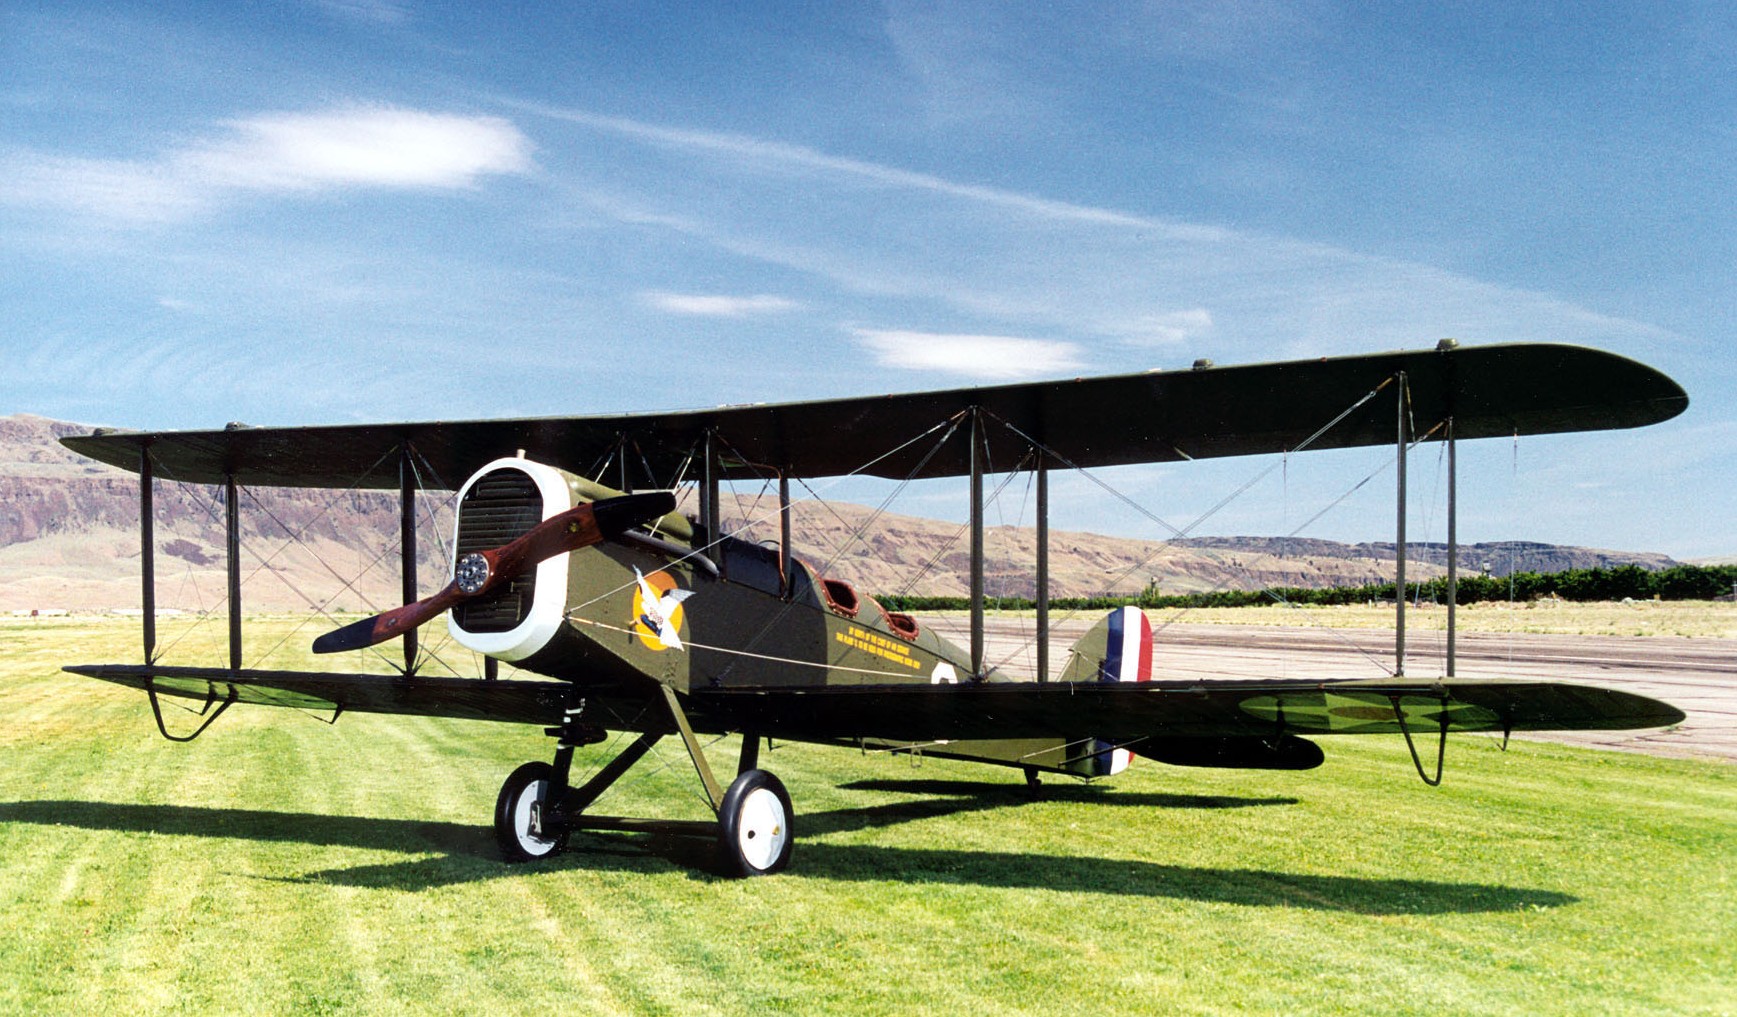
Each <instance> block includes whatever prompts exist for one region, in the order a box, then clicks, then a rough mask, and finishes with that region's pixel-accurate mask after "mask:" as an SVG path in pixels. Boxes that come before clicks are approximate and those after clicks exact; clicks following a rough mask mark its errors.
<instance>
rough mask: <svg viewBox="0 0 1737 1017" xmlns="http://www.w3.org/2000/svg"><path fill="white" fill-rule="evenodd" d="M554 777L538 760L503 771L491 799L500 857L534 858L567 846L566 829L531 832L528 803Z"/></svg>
mask: <svg viewBox="0 0 1737 1017" xmlns="http://www.w3.org/2000/svg"><path fill="white" fill-rule="evenodd" d="M554 779H555V768H554V767H553V766H550V765H549V764H548V763H542V762H533V763H526V764H525V765H523V766H521V767H519V768H518V769H517V770H514V771H513V772H512V773H510V774H508V775H507V779H506V782H505V783H503V784H502V785H501V793H500V795H499V796H498V797H497V798H496V799H495V843H496V844H499V845H500V849H501V860H502V861H507V862H515V863H516V862H534V861H538V860H540V859H543V858H547V857H549V856H550V855H552V854H554V853H555V852H557V851H559V850H561V849H562V848H564V847H566V846H567V833H568V831H566V830H559V831H556V832H555V833H554V834H553V836H547V835H545V836H538V835H536V834H534V833H532V832H531V805H532V804H533V803H535V802H539V801H541V800H542V799H543V797H544V795H546V794H547V793H548V789H549V785H550V784H551V783H552V782H553V781H554Z"/></svg>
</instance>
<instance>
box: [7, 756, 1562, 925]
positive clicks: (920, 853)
mask: <svg viewBox="0 0 1737 1017" xmlns="http://www.w3.org/2000/svg"><path fill="white" fill-rule="evenodd" d="M973 786H975V785H973ZM915 804H918V805H925V806H929V805H937V806H952V807H954V808H960V807H970V806H971V805H972V803H971V802H970V801H968V800H955V801H943V802H939V803H915ZM901 807H902V806H885V807H884V808H892V809H897V808H901ZM1208 807H1221V806H1208ZM864 811H869V810H855V809H852V810H844V812H843V813H842V815H844V816H847V817H851V818H852V819H854V818H855V817H856V816H857V815H858V814H859V813H862V812H864ZM828 815H829V814H827V813H820V814H817V815H816V816H814V817H810V818H809V820H807V821H804V819H803V818H802V817H798V820H797V822H798V827H797V829H798V832H799V834H800V835H807V834H812V833H815V832H824V831H823V830H822V827H823V826H824V823H825V821H826V820H825V817H826V816H828ZM905 818H908V817H906V816H897V815H895V816H892V817H891V818H890V820H889V821H892V822H898V821H903V819H905ZM817 821H818V824H817ZM0 822H14V823H38V824H43V825H51V826H52V825H59V826H75V827H80V828H85V829H96V830H121V831H137V832H147V831H148V832H153V833H168V834H182V835H186V836H194V837H211V838H234V839H238V840H254V841H284V842H293V843H299V844H316V845H331V846H337V847H355V848H366V849H373V850H385V851H402V852H408V853H423V852H429V853H433V854H434V856H433V857H428V858H417V859H411V860H406V861H403V862H391V863H386V864H381V865H361V866H354V867H350V868H342V869H327V870H324V871H320V872H311V873H308V874H306V875H304V876H301V877H298V878H296V879H293V880H290V881H291V882H298V883H325V884H334V885H341V886H356V887H364V888H369V889H392V890H403V891H411V892H414V891H420V890H427V889H432V888H434V887H440V886H452V885H457V884H463V883H473V882H481V881H484V880H490V879H500V878H503V877H514V876H522V877H530V876H538V875H549V874H553V873H560V872H563V871H569V870H572V871H585V872H609V871H617V872H647V871H667V870H669V869H680V870H685V871H687V872H689V873H690V874H691V876H692V878H694V879H698V880H715V879H721V878H723V877H720V876H717V875H715V874H714V871H713V870H714V868H715V861H714V858H715V856H714V854H713V847H712V844H711V842H710V841H707V840H704V839H695V838H680V837H661V836H645V835H625V834H611V835H587V834H575V835H574V837H573V841H572V846H571V847H570V848H569V850H568V851H567V852H566V853H563V854H560V855H557V856H556V857H554V858H551V859H547V860H545V861H543V862H540V863H536V864H533V865H529V866H511V865H506V864H504V863H502V862H500V861H498V860H497V859H496V856H495V848H494V843H493V840H494V838H493V834H492V833H491V831H490V830H489V829H488V828H487V827H478V826H463V825H460V824H456V823H432V822H421V821H417V820H401V819H373V818H365V817H355V816H322V815H314V814H307V813H293V812H260V811H255V810H250V809H211V808H199V807H192V806H182V805H127V804H111V803H107V802H73V801H29V802H9V803H0ZM835 822H836V821H835ZM773 878H777V879H832V880H841V881H851V882H886V883H914V884H940V885H964V886H984V887H1004V888H1009V889H1043V890H1052V891H1060V892H1064V893H1092V894H1112V895H1119V896H1133V897H1168V898H1172V899H1176V900H1192V901H1199V902H1202V903H1214V904H1237V905H1244V906H1251V907H1295V908H1306V909H1312V910H1321V911H1345V912H1354V913H1358V914H1369V915H1393V914H1464V913H1476V912H1487V911H1513V910H1520V909H1526V908H1550V907H1561V906H1564V905H1567V904H1572V903H1575V902H1576V900H1577V898H1575V897H1573V896H1571V895H1569V894H1565V893H1559V892H1556V891H1553V890H1535V889H1528V888H1525V887H1511V886H1500V885H1492V884H1487V883H1449V882H1437V881H1433V880H1418V879H1372V878H1364V877H1356V876H1320V875H1307V874H1299V873H1291V872H1277V871H1272V870H1263V869H1230V868H1206V867H1200V866H1186V865H1165V864H1161V863H1156V862H1146V861H1130V860H1125V859H1109V858H1089V857H1088V858H1079V857H1066V856H1055V855H1037V854H1022V853H1015V852H1002V851H969V850H935V849H911V848H894V847H877V846H870V845H845V844H827V843H816V842H814V841H798V843H797V846H796V853H795V856H794V858H793V860H792V868H791V870H790V871H789V872H788V873H786V874H784V875H782V876H777V877H773Z"/></svg>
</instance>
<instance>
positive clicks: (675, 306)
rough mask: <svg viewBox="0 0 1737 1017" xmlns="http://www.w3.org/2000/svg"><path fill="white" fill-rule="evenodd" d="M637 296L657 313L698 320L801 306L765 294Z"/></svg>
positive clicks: (749, 315) (653, 292)
mask: <svg viewBox="0 0 1737 1017" xmlns="http://www.w3.org/2000/svg"><path fill="white" fill-rule="evenodd" d="M640 297H641V299H643V300H644V301H645V302H646V303H648V304H650V305H651V306H653V307H655V308H657V309H658V310H660V311H667V312H669V313H670V314H687V315H693V316H695V317H701V318H748V317H754V316H757V315H762V314H778V313H780V312H783V311H793V310H796V309H797V308H799V307H801V306H802V305H800V304H798V303H797V302H796V301H794V300H789V299H787V298H785V297H777V296H771V295H768V294H759V295H756V296H751V297H735V296H728V295H725V294H708V293H664V292H660V291H649V292H646V293H642V294H640Z"/></svg>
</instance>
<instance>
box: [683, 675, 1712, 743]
mask: <svg viewBox="0 0 1737 1017" xmlns="http://www.w3.org/2000/svg"><path fill="white" fill-rule="evenodd" d="M692 700H693V704H694V710H695V711H696V712H698V713H702V714H705V715H706V716H707V719H708V720H709V721H710V722H711V723H710V725H709V726H711V727H714V728H719V729H725V730H729V729H735V728H740V727H748V728H751V729H755V730H760V731H763V732H764V733H766V734H768V735H772V736H777V737H784V738H789V739H792V740H804V739H834V740H836V739H856V738H881V739H894V740H900V741H911V742H929V741H936V740H943V739H975V738H1033V737H1045V736H1055V735H1058V734H1060V735H1075V736H1087V735H1090V736H1093V737H1097V738H1103V739H1108V740H1112V741H1135V740H1137V739H1140V738H1147V737H1177V738H1188V737H1200V738H1223V737H1244V736H1255V737H1274V736H1276V735H1278V734H1297V735H1320V734H1382V733H1392V732H1399V731H1401V730H1402V725H1403V727H1404V728H1409V729H1410V730H1411V731H1413V732H1414V733H1415V732H1418V731H1435V730H1439V728H1440V726H1441V723H1442V721H1443V720H1444V719H1445V720H1446V722H1447V727H1448V729H1449V730H1452V731H1497V732H1500V731H1504V730H1509V731H1580V730H1587V731H1592V730H1627V729H1636V728H1651V727H1668V726H1669V725H1672V724H1677V723H1681V722H1682V720H1683V713H1682V711H1680V710H1678V709H1676V708H1675V707H1672V706H1670V705H1668V704H1665V703H1661V702H1658V701H1657V700H1653V699H1648V698H1646V697H1644V696H1637V695H1634V694H1632V693H1627V692H1618V691H1615V690H1612V689H1605V688H1597V687H1594V686H1588V685H1574V684H1567V683H1559V682H1527V681H1471V680H1467V681H1452V682H1448V683H1431V682H1405V681H1386V682H1366V681H1346V682H1306V681H1294V680H1278V681H1256V682H1222V683H1220V682H1213V683H1201V682H1195V681H1150V682H1107V683H1102V684H1099V683H1090V684H1073V683H1061V682H1047V683H1043V684H1038V683H1006V684H1002V683H988V684H982V685H968V686H955V685H929V686H910V685H903V686H855V687H850V686H833V687H828V688H814V689H793V688H778V689H770V688H767V689H740V690H736V689H730V690H721V689H719V690H704V691H698V692H695V693H694V694H693V696H692Z"/></svg>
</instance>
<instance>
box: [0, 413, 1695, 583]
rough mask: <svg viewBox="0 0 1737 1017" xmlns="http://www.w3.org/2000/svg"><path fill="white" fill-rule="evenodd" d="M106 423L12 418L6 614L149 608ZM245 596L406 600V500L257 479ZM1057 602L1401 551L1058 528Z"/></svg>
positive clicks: (805, 513)
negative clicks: (104, 454)
mask: <svg viewBox="0 0 1737 1017" xmlns="http://www.w3.org/2000/svg"><path fill="white" fill-rule="evenodd" d="M88 431H89V427H87V426H85V425H80V424H68V423H63V422H60V421H54V420H48V419H45V418H42V417H35V416H29V415H17V416H12V417H4V418H0V611H20V610H23V611H29V610H92V609H111V610H112V609H127V608H133V607H136V606H137V605H138V603H139V519H138V494H139V485H138V478H137V477H136V476H134V475H133V474H130V473H127V472H124V471H121V470H116V469H113V468H111V467H108V466H103V465H101V464H97V463H94V462H91V461H90V460H87V459H84V458H82V457H80V456H77V455H74V454H73V453H72V452H70V451H69V450H67V449H66V448H65V447H64V446H62V445H60V444H59V443H58V442H57V441H56V439H57V438H58V437H60V436H62V435H67V434H80V433H88ZM154 497H155V505H156V512H155V519H156V524H155V525H156V542H157V558H156V561H157V596H158V602H159V605H160V607H162V608H167V609H179V610H188V611H198V610H210V609H214V608H216V607H218V606H219V605H221V604H222V602H223V597H224V589H225V574H224V562H223V547H224V506H223V504H222V500H221V492H220V491H218V490H216V489H213V488H209V487H201V486H195V485H183V484H176V483H172V482H167V481H161V480H160V481H159V483H158V484H157V486H156V488H155V496H154ZM448 497H449V496H448V495H447V494H446V493H444V492H435V493H432V494H430V495H429V496H427V497H425V498H424V499H422V500H421V503H420V504H419V507H418V516H419V520H420V522H419V535H420V540H419V547H418V549H417V558H418V571H419V575H420V576H421V578H422V587H423V592H424V593H428V592H432V591H433V590H434V589H435V588H437V587H438V586H439V585H440V584H441V583H442V582H443V581H444V573H445V570H446V568H447V562H448V553H447V551H446V548H445V543H446V542H447V541H448V540H450V531H451V517H450V514H449V509H448V507H447V504H446V501H447V498H448ZM241 515H242V520H243V538H242V544H243V554H242V559H243V560H242V565H243V575H244V577H245V581H244V584H243V588H242V599H243V602H244V604H245V605H246V607H247V608H248V609H249V610H305V609H308V608H310V607H312V606H314V605H317V604H328V605H330V606H332V607H335V608H340V609H343V608H349V609H363V608H374V609H378V608H384V607H387V606H391V605H393V604H395V603H398V600H399V578H398V501H397V495H396V494H394V493H382V492H373V491H328V490H297V489H282V488H261V489H243V492H242V501H241ZM725 518H726V522H727V524H729V525H730V526H731V527H732V528H737V527H740V528H741V530H742V535H743V536H746V537H749V538H751V539H770V540H775V539H776V538H777V536H778V527H777V520H776V514H775V512H773V513H770V514H769V513H767V512H766V510H765V508H764V505H763V504H762V505H761V506H760V507H758V508H756V507H754V506H753V505H751V504H748V503H743V504H741V505H739V506H737V507H736V511H734V512H731V511H729V506H726V512H725ZM794 530H795V532H796V534H797V537H796V544H797V547H796V551H797V554H798V555H799V556H801V557H803V558H804V559H805V560H807V561H808V562H809V563H810V564H812V565H815V566H817V567H819V568H821V569H822V570H823V571H825V572H826V573H827V574H829V575H833V576H837V577H839V578H843V579H848V580H850V581H851V582H853V583H856V584H857V585H859V586H860V587H862V588H864V589H866V590H870V591H875V592H880V593H913V594H943V595H944V594H963V593H964V592H965V590H966V586H967V580H966V576H967V572H968V559H967V551H966V547H967V543H966V536H965V533H964V528H963V527H961V526H960V525H958V524H956V523H947V522H940V521H936V520H930V519H920V518H916V517H912V516H900V515H891V514H882V515H880V516H879V517H878V518H877V517H875V516H874V513H873V511H872V510H871V509H868V508H864V507H862V506H858V505H852V504H845V503H837V502H834V503H828V504H824V505H822V504H818V503H813V502H808V503H801V504H798V505H797V506H796V508H795V510H794ZM985 544H986V557H987V567H988V584H987V585H988V589H989V592H990V593H991V594H994V595H1005V596H1029V595H1031V593H1032V592H1033V578H1032V563H1033V561H1034V560H1035V555H1036V550H1035V549H1036V541H1035V533H1034V532H1033V531H1032V530H1030V529H1020V528H1014V527H996V528H991V529H990V530H989V531H988V532H987V534H986V539H985ZM1050 546H1051V555H1050V558H1051V571H1052V575H1053V582H1052V592H1053V593H1054V594H1055V595H1057V596H1089V595H1093V594H1099V593H1110V592H1113V593H1134V592H1138V591H1139V590H1141V589H1142V588H1144V587H1145V586H1146V585H1147V584H1148V583H1149V582H1152V581H1156V582H1157V583H1158V584H1159V586H1160V588H1161V589H1163V590H1164V591H1165V592H1167V593H1183V592H1191V591H1197V590H1211V589H1259V588H1262V587H1267V586H1304V587H1311V586H1335V585H1355V584H1361V583H1367V582H1376V581H1380V580H1383V579H1388V580H1390V579H1392V577H1393V567H1394V553H1393V545H1392V544H1380V543H1371V544H1354V545H1348V544H1337V543H1333V542H1331V541H1322V540H1299V539H1279V538H1250V537H1230V538H1223V537H1200V538H1191V539H1188V540H1180V541H1172V542H1168V543H1162V542H1157V541H1141V540H1131V539H1126V538H1118V537H1106V536H1101V535H1098V534H1092V533H1074V532H1054V533H1052V534H1051V544H1050ZM1409 557H1410V558H1411V559H1412V560H1411V562H1410V564H1409V566H1408V570H1409V571H1408V574H1409V575H1410V576H1411V577H1412V578H1429V577H1432V576H1435V575H1439V574H1441V573H1442V571H1443V570H1444V563H1445V549H1444V548H1442V547H1440V545H1413V550H1412V551H1411V552H1410V555H1409ZM1462 561H1463V562H1465V567H1466V568H1467V569H1468V570H1472V571H1476V570H1478V569H1479V568H1481V567H1482V565H1483V564H1484V563H1486V562H1488V563H1489V564H1490V566H1491V568H1492V571H1494V572H1496V573H1497V574H1505V573H1506V572H1508V571H1509V570H1510V569H1513V570H1522V571H1523V570H1533V571H1555V570H1557V569H1560V568H1568V567H1582V566H1587V565H1612V564H1627V563H1631V562H1632V563H1637V564H1640V565H1643V566H1644V567H1647V568H1660V567H1665V566H1668V565H1670V564H1673V563H1672V562H1671V561H1670V559H1668V558H1665V557H1664V556H1662V555H1646V554H1639V555H1636V554H1622V553H1618V552H1612V551H1597V550H1589V549H1585V548H1559V547H1554V546H1551V545H1544V544H1525V543H1519V542H1514V543H1508V544H1491V545H1475V546H1474V547H1473V548H1470V549H1467V551H1466V552H1465V555H1464V557H1463V558H1462Z"/></svg>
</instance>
